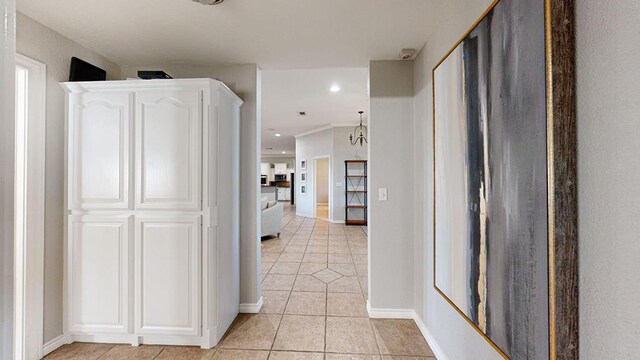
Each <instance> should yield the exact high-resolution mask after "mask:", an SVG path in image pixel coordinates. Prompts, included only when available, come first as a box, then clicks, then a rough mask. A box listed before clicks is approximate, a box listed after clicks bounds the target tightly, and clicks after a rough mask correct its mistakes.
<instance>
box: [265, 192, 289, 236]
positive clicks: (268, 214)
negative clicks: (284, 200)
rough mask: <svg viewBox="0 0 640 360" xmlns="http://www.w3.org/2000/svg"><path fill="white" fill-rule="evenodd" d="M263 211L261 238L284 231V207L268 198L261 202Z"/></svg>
mask: <svg viewBox="0 0 640 360" xmlns="http://www.w3.org/2000/svg"><path fill="white" fill-rule="evenodd" d="M261 209H262V234H261V236H269V235H277V236H278V237H280V232H281V231H282V215H283V214H284V205H282V204H280V203H277V202H275V201H271V202H270V201H269V200H268V199H267V198H266V197H263V198H262V200H261Z"/></svg>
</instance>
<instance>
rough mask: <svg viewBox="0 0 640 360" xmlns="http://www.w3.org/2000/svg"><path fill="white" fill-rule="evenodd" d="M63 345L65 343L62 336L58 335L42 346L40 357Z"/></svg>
mask: <svg viewBox="0 0 640 360" xmlns="http://www.w3.org/2000/svg"><path fill="white" fill-rule="evenodd" d="M64 343H65V339H64V335H59V336H57V337H55V338H53V339H51V340H50V341H48V342H47V343H46V344H44V345H43V346H42V356H47V355H49V354H50V353H52V352H53V351H54V350H56V349H58V348H59V347H61V346H62V345H64Z"/></svg>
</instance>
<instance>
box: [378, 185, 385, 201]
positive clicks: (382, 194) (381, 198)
mask: <svg viewBox="0 0 640 360" xmlns="http://www.w3.org/2000/svg"><path fill="white" fill-rule="evenodd" d="M378 200H379V201H387V188H379V189H378Z"/></svg>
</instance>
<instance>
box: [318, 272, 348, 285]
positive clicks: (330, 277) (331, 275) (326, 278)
mask: <svg viewBox="0 0 640 360" xmlns="http://www.w3.org/2000/svg"><path fill="white" fill-rule="evenodd" d="M313 276H314V277H315V278H316V279H318V280H320V281H322V282H324V283H325V284H328V283H330V282H332V281H335V280H337V279H340V278H341V277H342V274H339V273H337V272H335V271H333V270H331V269H324V270H320V271H318V272H317V273H315V274H313Z"/></svg>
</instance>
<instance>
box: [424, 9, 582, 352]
mask: <svg viewBox="0 0 640 360" xmlns="http://www.w3.org/2000/svg"><path fill="white" fill-rule="evenodd" d="M573 24H574V22H573V1H571V0H498V1H495V2H494V3H493V4H492V5H491V7H490V8H489V9H488V10H487V11H486V12H485V13H484V14H483V15H482V16H481V18H480V19H479V20H478V21H477V22H476V23H475V24H474V25H473V26H472V27H471V29H469V31H468V32H467V33H466V34H465V35H464V36H463V37H462V39H461V40H460V41H459V42H458V43H456V44H455V46H454V47H453V48H452V49H451V51H450V52H449V53H447V54H446V56H444V58H443V59H442V60H441V61H440V62H439V63H438V64H437V65H436V66H435V67H434V69H433V79H432V80H433V96H434V98H433V106H434V107H433V121H434V123H433V131H434V133H433V139H434V145H433V146H434V148H433V154H434V159H433V161H434V176H435V178H434V279H433V281H434V286H435V289H436V290H437V292H439V293H440V294H441V295H442V296H443V297H444V298H445V300H446V301H447V302H448V303H449V304H450V305H451V306H453V307H454V309H455V310H456V311H457V312H459V313H460V315H462V316H463V317H464V318H465V319H466V320H467V321H468V323H469V324H470V325H471V326H473V327H474V328H475V329H476V330H477V331H478V332H479V333H480V334H481V336H483V337H484V338H485V339H486V340H487V341H488V342H489V343H490V344H491V345H492V346H493V348H494V349H495V350H496V351H497V352H498V353H499V354H500V355H501V356H502V357H504V358H505V359H514V360H516V359H517V360H520V359H553V360H557V359H578V306H577V301H578V265H577V204H576V150H575V146H576V141H575V91H574V88H575V78H574V76H575V75H574V74H575V71H574V68H575V66H574V29H573Z"/></svg>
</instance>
